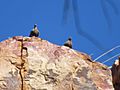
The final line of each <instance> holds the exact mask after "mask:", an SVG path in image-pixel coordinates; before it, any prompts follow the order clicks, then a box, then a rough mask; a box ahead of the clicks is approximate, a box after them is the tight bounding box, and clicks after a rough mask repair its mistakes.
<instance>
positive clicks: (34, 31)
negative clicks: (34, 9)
mask: <svg viewBox="0 0 120 90" xmlns="http://www.w3.org/2000/svg"><path fill="white" fill-rule="evenodd" d="M33 36H35V37H38V36H39V30H38V28H37V24H35V25H34V28H33V30H32V31H31V32H30V35H29V37H33Z"/></svg>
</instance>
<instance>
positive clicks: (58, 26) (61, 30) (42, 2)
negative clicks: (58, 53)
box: [0, 0, 120, 65]
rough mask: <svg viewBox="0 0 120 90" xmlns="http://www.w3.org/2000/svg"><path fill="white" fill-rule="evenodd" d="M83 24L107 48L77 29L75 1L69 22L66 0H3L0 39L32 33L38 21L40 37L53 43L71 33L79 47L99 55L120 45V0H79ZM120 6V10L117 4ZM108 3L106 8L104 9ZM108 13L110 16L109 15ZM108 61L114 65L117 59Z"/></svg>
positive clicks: (0, 15)
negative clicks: (74, 9) (100, 47)
mask: <svg viewBox="0 0 120 90" xmlns="http://www.w3.org/2000/svg"><path fill="white" fill-rule="evenodd" d="M70 1H71V0H70ZM76 1H78V3H77V5H78V13H79V17H80V18H79V22H80V27H81V29H82V30H83V31H84V32H87V33H88V34H89V35H91V36H92V37H93V38H94V39H96V40H97V41H98V42H99V43H100V44H101V45H102V47H103V48H104V50H101V49H99V48H98V47H96V45H94V44H93V43H92V42H91V41H89V40H88V39H86V38H85V37H83V36H82V35H81V34H80V33H78V32H77V29H76V25H75V19H74V11H73V6H72V2H70V8H69V11H68V17H67V20H66V23H64V22H63V8H64V0H1V1H0V35H1V36H0V40H1V41H3V40H5V39H7V38H9V37H12V36H18V35H20V36H21V35H23V36H28V35H29V32H30V31H31V30H32V28H33V25H34V24H38V28H39V30H40V33H41V34H40V37H41V38H43V39H45V40H48V41H50V42H52V43H55V44H58V45H63V43H64V42H65V41H66V40H67V38H68V37H69V36H71V37H72V40H73V48H74V49H75V50H78V51H81V52H85V53H87V54H89V55H91V54H92V58H93V59H95V58H97V57H98V56H99V55H101V54H102V53H103V52H105V51H107V50H109V49H111V48H112V47H115V46H117V45H120V39H119V36H120V35H119V33H120V14H119V11H120V1H119V0H110V1H111V2H113V4H110V3H109V2H107V1H108V0H104V2H102V1H103V0H76ZM111 5H113V6H114V7H115V9H117V10H118V12H117V14H116V12H115V10H114V8H113V7H112V6H111ZM103 7H104V9H103ZM106 17H107V18H106ZM119 50H120V49H116V50H114V51H113V52H112V53H110V54H109V55H107V56H105V57H103V58H100V59H99V60H98V61H99V62H103V61H105V60H107V59H108V58H110V57H112V56H114V55H116V54H118V53H119ZM115 59H116V58H114V59H112V60H111V61H109V62H107V63H105V64H106V65H112V64H113V62H114V60H115Z"/></svg>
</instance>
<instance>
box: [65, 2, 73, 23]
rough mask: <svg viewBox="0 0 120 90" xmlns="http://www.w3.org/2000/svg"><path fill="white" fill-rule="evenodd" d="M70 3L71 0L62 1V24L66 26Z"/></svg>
mask: <svg viewBox="0 0 120 90" xmlns="http://www.w3.org/2000/svg"><path fill="white" fill-rule="evenodd" d="M70 2H71V0H64V7H63V23H64V24H66V22H67V19H68V14H69V10H70Z"/></svg>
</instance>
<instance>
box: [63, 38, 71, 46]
mask: <svg viewBox="0 0 120 90" xmlns="http://www.w3.org/2000/svg"><path fill="white" fill-rule="evenodd" d="M64 46H67V47H69V48H72V38H71V37H69V38H68V40H67V41H66V42H65V43H64Z"/></svg>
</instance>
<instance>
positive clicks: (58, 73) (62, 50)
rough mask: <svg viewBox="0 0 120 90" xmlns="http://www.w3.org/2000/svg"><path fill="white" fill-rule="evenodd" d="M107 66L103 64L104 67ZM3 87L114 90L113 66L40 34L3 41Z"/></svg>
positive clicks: (11, 89) (0, 53) (9, 89)
mask: <svg viewBox="0 0 120 90" xmlns="http://www.w3.org/2000/svg"><path fill="white" fill-rule="evenodd" d="M103 67H104V68H103ZM0 90H114V88H113V85H112V77H111V70H109V69H108V68H107V67H106V66H105V65H103V64H101V63H98V62H93V61H92V59H91V58H90V56H89V55H87V54H85V53H82V52H78V51H75V50H73V49H70V48H68V47H65V46H58V45H55V44H52V43H50V42H48V41H46V40H42V39H40V38H37V37H22V36H15V37H13V38H10V39H8V40H5V41H2V42H1V43H0Z"/></svg>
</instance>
